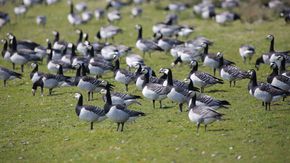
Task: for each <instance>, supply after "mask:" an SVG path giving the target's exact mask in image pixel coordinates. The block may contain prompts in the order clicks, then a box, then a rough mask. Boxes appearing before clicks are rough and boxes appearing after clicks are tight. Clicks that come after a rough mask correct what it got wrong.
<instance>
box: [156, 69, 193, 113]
mask: <svg viewBox="0 0 290 163" xmlns="http://www.w3.org/2000/svg"><path fill="white" fill-rule="evenodd" d="M160 73H164V74H166V75H167V79H166V81H167V83H166V85H165V86H167V87H169V88H170V92H169V93H168V94H167V98H168V99H170V100H172V101H174V102H177V103H178V106H179V111H180V112H182V105H183V103H185V102H187V99H188V98H189V97H190V96H192V94H193V93H194V92H193V91H191V90H188V89H184V88H182V87H178V86H174V85H173V80H172V78H173V77H172V72H171V70H170V69H163V68H161V69H160Z"/></svg>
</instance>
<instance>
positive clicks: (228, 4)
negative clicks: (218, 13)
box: [221, 0, 240, 9]
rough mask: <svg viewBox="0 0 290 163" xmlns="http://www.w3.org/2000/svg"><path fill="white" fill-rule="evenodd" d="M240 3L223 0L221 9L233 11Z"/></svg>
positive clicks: (236, 0) (232, 0) (237, 0)
mask: <svg viewBox="0 0 290 163" xmlns="http://www.w3.org/2000/svg"><path fill="white" fill-rule="evenodd" d="M239 5H240V1H239V0H224V1H223V2H222V3H221V6H222V8H224V9H233V8H235V7H239Z"/></svg>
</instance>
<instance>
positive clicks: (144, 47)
mask: <svg viewBox="0 0 290 163" xmlns="http://www.w3.org/2000/svg"><path fill="white" fill-rule="evenodd" d="M136 29H137V31H138V37H137V42H136V47H137V48H138V49H139V50H141V51H142V52H143V57H144V55H145V53H147V52H148V53H149V56H151V52H152V51H155V50H158V51H163V50H162V48H160V47H159V46H158V45H157V44H156V43H155V42H154V41H151V40H145V39H143V37H142V32H143V29H142V26H141V25H140V24H137V25H136Z"/></svg>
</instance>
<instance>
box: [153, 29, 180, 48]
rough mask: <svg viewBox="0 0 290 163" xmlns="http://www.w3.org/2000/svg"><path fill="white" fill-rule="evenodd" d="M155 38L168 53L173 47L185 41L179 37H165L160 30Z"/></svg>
mask: <svg viewBox="0 0 290 163" xmlns="http://www.w3.org/2000/svg"><path fill="white" fill-rule="evenodd" d="M155 39H156V40H157V45H158V46H159V47H160V48H162V49H163V50H164V51H165V52H167V53H168V52H169V51H170V49H171V48H172V47H174V46H177V45H180V44H183V43H184V42H183V41H180V40H177V39H171V38H163V35H162V34H161V33H160V32H158V33H156V34H155Z"/></svg>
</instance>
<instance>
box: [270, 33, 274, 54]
mask: <svg viewBox="0 0 290 163" xmlns="http://www.w3.org/2000/svg"><path fill="white" fill-rule="evenodd" d="M274 39H275V38H274V36H273V37H272V40H271V43H270V48H269V52H274V51H275V49H274Z"/></svg>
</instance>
